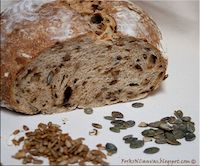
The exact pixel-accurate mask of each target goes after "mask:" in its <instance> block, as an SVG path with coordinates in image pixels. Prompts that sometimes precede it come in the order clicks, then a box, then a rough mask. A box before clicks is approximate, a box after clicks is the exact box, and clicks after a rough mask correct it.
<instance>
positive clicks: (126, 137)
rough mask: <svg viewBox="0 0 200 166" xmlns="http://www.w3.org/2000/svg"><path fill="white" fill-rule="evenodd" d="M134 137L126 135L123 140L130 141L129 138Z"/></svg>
mask: <svg viewBox="0 0 200 166" xmlns="http://www.w3.org/2000/svg"><path fill="white" fill-rule="evenodd" d="M132 137H133V135H132V134H129V135H126V136H124V137H123V140H126V139H128V138H132Z"/></svg>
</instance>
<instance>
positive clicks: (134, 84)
mask: <svg viewBox="0 0 200 166" xmlns="http://www.w3.org/2000/svg"><path fill="white" fill-rule="evenodd" d="M129 86H139V84H137V83H130V84H129Z"/></svg>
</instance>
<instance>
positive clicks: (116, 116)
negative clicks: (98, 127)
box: [104, 111, 135, 133]
mask: <svg viewBox="0 0 200 166" xmlns="http://www.w3.org/2000/svg"><path fill="white" fill-rule="evenodd" d="M123 118H124V115H123V114H122V113H121V112H118V111H113V112H112V114H111V116H104V119H106V120H110V121H111V122H110V123H111V124H112V125H113V126H112V127H110V131H112V132H115V133H120V131H121V130H126V129H128V128H131V127H133V126H134V125H135V121H133V120H128V121H125V120H122V119H123Z"/></svg>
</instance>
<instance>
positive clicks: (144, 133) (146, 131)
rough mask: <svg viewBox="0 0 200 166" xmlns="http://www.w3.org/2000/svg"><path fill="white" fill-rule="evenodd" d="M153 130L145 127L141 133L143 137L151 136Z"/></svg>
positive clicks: (153, 133)
mask: <svg viewBox="0 0 200 166" xmlns="http://www.w3.org/2000/svg"><path fill="white" fill-rule="evenodd" d="M155 133H156V132H155V130H154V129H146V130H144V131H143V132H142V135H143V136H145V137H153V136H154V135H155Z"/></svg>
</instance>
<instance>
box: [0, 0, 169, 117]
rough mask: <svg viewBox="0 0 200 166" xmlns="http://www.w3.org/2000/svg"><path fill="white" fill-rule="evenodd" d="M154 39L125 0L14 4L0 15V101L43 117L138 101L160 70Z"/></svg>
mask: <svg viewBox="0 0 200 166" xmlns="http://www.w3.org/2000/svg"><path fill="white" fill-rule="evenodd" d="M160 40H161V34H160V31H159V29H158V27H157V26H156V24H155V23H154V21H153V20H152V19H151V18H150V17H149V16H148V15H147V14H146V13H145V12H144V11H143V10H142V9H140V8H139V7H138V6H136V5H135V4H133V3H131V2H128V1H105V0H102V1H96V0H93V1H84V0H38V1H35V0H21V1H19V2H16V3H15V4H14V5H13V6H11V7H9V8H7V9H6V10H5V11H3V12H2V13H1V71H0V72H1V86H0V87H1V106H4V107H7V108H9V109H10V110H15V111H17V112H21V113H25V114H38V113H43V114H48V113H55V112H63V111H70V110H73V109H75V108H85V107H97V106H104V105H108V104H114V103H118V102H126V101H131V100H137V99H141V98H144V97H145V96H147V95H148V94H149V93H150V92H152V91H154V90H155V89H157V88H158V87H159V86H160V84H161V82H162V80H163V78H164V76H165V73H166V68H167V59H166V58H165V57H164V56H163V54H162V52H161V51H160V48H161V45H160Z"/></svg>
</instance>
